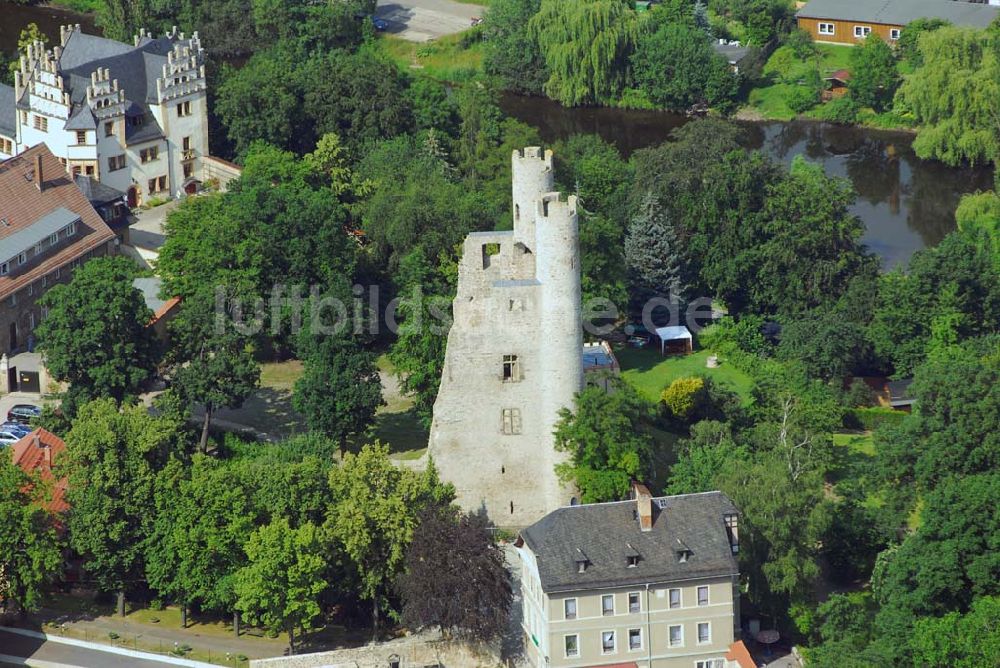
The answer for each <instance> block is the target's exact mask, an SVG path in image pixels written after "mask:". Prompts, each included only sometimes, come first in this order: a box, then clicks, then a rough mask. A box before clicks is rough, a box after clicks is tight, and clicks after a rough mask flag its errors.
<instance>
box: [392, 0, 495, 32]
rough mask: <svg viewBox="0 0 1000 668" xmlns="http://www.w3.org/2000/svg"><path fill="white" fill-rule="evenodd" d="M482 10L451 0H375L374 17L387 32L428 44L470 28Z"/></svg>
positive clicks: (484, 9) (483, 10) (479, 7)
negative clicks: (386, 28)
mask: <svg viewBox="0 0 1000 668" xmlns="http://www.w3.org/2000/svg"><path fill="white" fill-rule="evenodd" d="M485 12H486V8H485V7H481V6H479V5H468V4H464V3H460V2H453V1H452V0H378V7H377V8H376V9H375V16H377V17H379V18H382V19H385V20H386V22H388V24H389V33H391V34H393V35H398V36H399V37H402V38H403V39H405V40H409V41H411V42H429V41H430V40H432V39H435V38H437V37H442V36H444V35H451V34H454V33H457V32H462V31H463V30H468V29H469V28H470V27H471V26H472V18H473V17H474V16H478V17H480V18H482V16H483V14H484V13H485Z"/></svg>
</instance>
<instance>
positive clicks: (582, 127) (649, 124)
mask: <svg viewBox="0 0 1000 668" xmlns="http://www.w3.org/2000/svg"><path fill="white" fill-rule="evenodd" d="M501 106H503V108H504V111H506V112H507V113H508V114H509V115H511V116H513V117H515V118H517V119H519V120H521V121H523V122H525V123H527V124H529V125H532V126H534V127H536V128H538V131H539V133H540V134H541V136H542V139H543V140H544V141H546V142H552V141H556V140H559V139H565V138H566V137H569V136H570V135H573V134H577V133H593V134H597V135H600V136H601V137H602V138H604V139H605V140H607V141H608V142H610V143H612V144H614V145H616V146H617V147H618V148H619V149H620V150H621V151H622V152H623V153H624V154H626V155H629V154H631V153H632V152H633V151H636V150H638V149H641V148H645V147H647V146H653V145H656V144H659V143H661V142H663V141H666V140H667V138H668V136H669V135H670V132H671V131H672V130H673V129H674V128H677V127H678V126H680V125H683V124H684V123H686V122H687V118H685V117H684V116H679V115H677V114H669V113H663V112H656V111H630V110H623V109H566V108H564V107H562V106H560V105H559V104H557V103H555V102H552V101H550V100H545V99H540V98H526V97H520V96H506V97H505V98H504V99H503V102H502V105H501ZM740 125H741V127H742V128H743V143H744V145H745V146H746V147H747V148H752V149H760V150H762V151H764V152H765V153H766V154H767V155H769V156H771V157H772V158H774V159H776V160H780V161H782V162H784V163H786V164H790V163H791V162H792V159H793V158H794V157H795V156H797V155H803V156H804V157H805V158H806V159H808V160H810V161H812V162H818V163H820V164H822V165H823V168H824V169H825V170H826V172H827V174H830V175H832V176H842V177H845V178H847V179H849V180H850V181H851V183H852V184H853V185H854V189H855V191H857V193H858V199H857V201H856V202H855V203H854V205H852V206H851V212H852V213H854V214H855V215H856V216H858V217H859V218H860V219H861V220H862V221H863V222H864V223H865V227H866V233H865V236H864V241H865V243H866V244H867V245H868V247H869V248H870V249H871V250H872V251H873V252H875V253H877V254H878V255H880V256H881V257H882V259H883V263H884V265H885V267H887V268H889V267H893V266H895V265H897V264H899V263H901V262H906V260H908V259H909V257H910V256H911V255H912V254H913V253H914V251H917V250H920V249H921V248H925V247H927V246H933V245H935V244H937V243H938V242H939V241H941V239H942V238H943V237H944V236H945V235H946V234H948V233H949V232H951V231H952V230H954V229H955V207H956V206H957V205H958V200H959V199H960V198H961V196H962V195H963V194H964V193H969V192H976V191H977V190H989V189H990V188H992V187H993V173H992V170H990V169H961V168H952V167H947V166H946V165H943V164H941V163H939V162H935V161H929V160H921V159H919V158H918V157H917V156H916V155H914V153H913V149H912V147H911V144H912V142H913V135H911V134H909V133H904V132H887V131H881V130H870V129H867V128H854V127H843V126H837V125H829V124H825V123H815V122H811V121H792V122H788V123H785V122H744V123H740Z"/></svg>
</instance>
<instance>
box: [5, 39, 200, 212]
mask: <svg viewBox="0 0 1000 668" xmlns="http://www.w3.org/2000/svg"><path fill="white" fill-rule="evenodd" d="M204 61H205V55H204V50H203V49H202V47H201V42H200V41H199V39H198V34H197V33H195V34H193V35H192V36H190V37H185V36H184V34H183V33H178V32H177V30H176V28H175V29H174V30H173V32H171V33H168V34H167V35H165V36H164V37H159V38H153V37H152V36H150V35H148V34H146V33H145V32H144V31H143V32H142V33H140V34H139V35H138V36H136V38H135V40H134V44H132V45H129V44H124V43H122V42H116V41H114V40H110V39H105V38H103V37H97V36H94V35H85V34H84V33H83V32H82V31H81V30H80V26H79V25H76V26H64V27H63V28H62V29H61V30H60V40H59V44H58V45H57V46H54V47H53V48H52V49H46V48H45V46H44V44H42V43H41V42H36V43H34V44H32V45H30V46H29V47H28V48H27V50H26V53H22V54H21V60H20V67H19V69H18V71H17V73H16V74H15V81H14V87H13V88H10V87H9V86H3V85H0V160H3V159H5V158H8V157H11V156H13V155H17V154H19V153H21V152H23V151H25V150H27V149H28V148H30V147H31V146H34V145H36V144H39V143H45V144H46V146H48V148H49V150H50V151H51V152H52V153H53V154H54V155H55V156H56V157H57V158H59V161H60V162H61V163H62V164H63V165H64V166H65V167H66V170H67V171H68V172H70V173H72V174H83V175H88V176H92V177H93V178H95V179H97V180H98V181H100V182H101V183H103V184H104V185H107V186H110V187H112V188H115V189H117V190H120V191H122V192H124V193H127V195H128V202H129V205H130V206H137V205H139V204H141V203H142V202H143V201H148V200H149V199H150V198H152V197H164V198H171V197H178V196H181V195H182V194H183V193H184V192H185V191H187V192H193V191H194V189H195V187H196V185H197V184H196V181H197V180H198V179H200V178H201V174H202V168H203V166H202V164H201V163H202V159H203V158H205V157H207V156H208V108H207V90H206V89H207V86H206V79H205V64H204Z"/></svg>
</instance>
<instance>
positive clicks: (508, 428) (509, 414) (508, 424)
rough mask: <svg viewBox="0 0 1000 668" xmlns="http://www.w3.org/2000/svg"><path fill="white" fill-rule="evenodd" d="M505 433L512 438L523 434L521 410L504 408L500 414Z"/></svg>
mask: <svg viewBox="0 0 1000 668" xmlns="http://www.w3.org/2000/svg"><path fill="white" fill-rule="evenodd" d="M500 420H501V428H502V430H503V433H504V434H506V435H508V436H511V435H514V434H520V433H521V409H520V408H504V409H503V411H502V412H501V414H500Z"/></svg>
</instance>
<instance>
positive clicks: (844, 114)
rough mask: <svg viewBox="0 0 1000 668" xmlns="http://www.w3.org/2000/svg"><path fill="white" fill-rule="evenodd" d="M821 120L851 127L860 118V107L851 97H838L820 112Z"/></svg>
mask: <svg viewBox="0 0 1000 668" xmlns="http://www.w3.org/2000/svg"><path fill="white" fill-rule="evenodd" d="M818 116H819V119H820V120H823V121H827V122H828V123H837V124H839V125H850V124H851V123H854V121H856V120H857V118H858V105H857V103H856V102H855V101H854V100H852V99H851V98H850V97H847V96H846V95H845V96H844V97H838V98H837V99H835V100H831V101H830V102H827V103H826V104H824V105H823V106H822V107H820V111H819V115H818Z"/></svg>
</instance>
